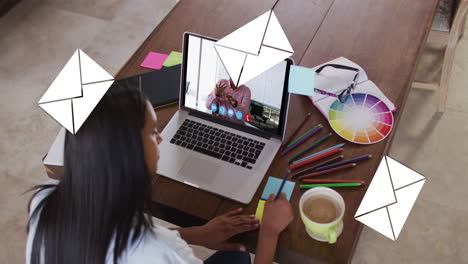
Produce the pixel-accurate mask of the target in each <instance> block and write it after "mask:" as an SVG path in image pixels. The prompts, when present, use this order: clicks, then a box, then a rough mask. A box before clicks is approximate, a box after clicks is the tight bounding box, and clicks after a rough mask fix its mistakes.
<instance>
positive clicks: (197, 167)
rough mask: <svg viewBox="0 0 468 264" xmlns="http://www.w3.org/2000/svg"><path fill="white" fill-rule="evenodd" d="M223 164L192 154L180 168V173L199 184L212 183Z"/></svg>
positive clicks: (184, 177)
mask: <svg viewBox="0 0 468 264" xmlns="http://www.w3.org/2000/svg"><path fill="white" fill-rule="evenodd" d="M220 168H221V166H220V165H219V164H218V163H217V162H214V161H211V160H207V159H201V158H198V157H196V156H191V157H190V158H189V159H188V160H187V162H185V163H184V165H183V166H182V168H180V170H179V175H180V176H181V177H182V178H183V179H187V181H189V182H191V183H194V184H197V185H207V184H210V183H211V182H212V181H213V179H214V178H215V177H216V175H217V174H218V171H219V169H220Z"/></svg>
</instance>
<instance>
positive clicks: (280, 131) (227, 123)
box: [179, 32, 293, 139]
mask: <svg viewBox="0 0 468 264" xmlns="http://www.w3.org/2000/svg"><path fill="white" fill-rule="evenodd" d="M189 36H194V37H199V38H202V39H206V40H211V41H217V39H214V38H210V37H206V36H202V35H199V34H195V33H191V32H185V33H184V37H183V56H182V69H181V76H180V95H179V98H180V100H179V107H180V109H182V110H185V111H188V112H189V113H191V114H193V115H195V116H197V117H200V118H203V119H207V120H210V121H213V122H215V123H219V124H222V125H225V126H228V127H232V128H235V129H238V130H241V131H244V132H247V133H251V134H254V135H257V136H262V137H265V138H270V137H275V138H280V139H282V138H283V137H284V133H285V127H286V117H287V112H288V104H289V93H288V80H289V70H290V68H291V65H293V60H292V59H290V58H287V59H285V61H286V62H287V63H286V73H285V76H284V86H283V97H282V100H281V107H280V120H279V125H278V134H276V133H271V132H269V131H264V130H261V129H259V128H253V127H249V126H246V125H243V124H238V123H236V122H233V121H230V120H226V119H222V118H217V117H214V116H213V115H211V114H209V113H206V112H203V111H200V110H196V109H193V108H190V107H186V106H185V84H186V82H187V59H188V58H187V53H188V52H187V51H188V42H189Z"/></svg>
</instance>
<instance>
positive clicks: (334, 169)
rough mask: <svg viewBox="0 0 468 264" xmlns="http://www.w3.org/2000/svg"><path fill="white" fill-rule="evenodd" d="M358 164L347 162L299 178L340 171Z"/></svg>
mask: <svg viewBox="0 0 468 264" xmlns="http://www.w3.org/2000/svg"><path fill="white" fill-rule="evenodd" d="M356 165H357V164H356V163H350V164H346V165H343V166H339V167H335V168H333V169H329V170H323V171H318V172H314V173H311V174H307V175H304V176H301V177H299V178H298V179H299V180H303V179H307V178H311V177H315V176H319V175H322V174H326V173H330V172H335V171H339V170H344V169H349V168H354V167H356Z"/></svg>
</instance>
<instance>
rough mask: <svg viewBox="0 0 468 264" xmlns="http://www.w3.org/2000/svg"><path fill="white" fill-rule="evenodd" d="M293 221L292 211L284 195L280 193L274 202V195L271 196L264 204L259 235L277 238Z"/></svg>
mask: <svg viewBox="0 0 468 264" xmlns="http://www.w3.org/2000/svg"><path fill="white" fill-rule="evenodd" d="M293 219H294V214H293V209H292V206H291V204H290V203H289V201H288V200H287V199H286V194H285V193H281V194H280V197H278V199H276V200H275V195H274V194H271V195H270V197H269V198H268V201H267V202H266V203H265V209H264V211H263V218H262V227H261V233H265V234H267V235H272V236H279V234H280V233H281V232H282V231H283V230H284V229H285V228H286V227H287V226H288V225H289V223H291V221H292V220H293Z"/></svg>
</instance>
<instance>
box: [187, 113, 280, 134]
mask: <svg viewBox="0 0 468 264" xmlns="http://www.w3.org/2000/svg"><path fill="white" fill-rule="evenodd" d="M188 112H189V115H191V116H195V117H198V118H201V119H204V120H208V121H210V122H214V123H216V124H220V125H223V126H227V127H231V128H234V129H237V130H240V131H242V132H246V133H249V134H252V135H255V136H259V137H262V138H265V139H270V138H271V135H268V134H265V132H263V131H261V130H258V129H255V128H252V127H247V126H243V125H238V124H235V123H233V122H230V121H228V120H223V119H220V118H213V117H212V116H211V115H210V114H206V113H203V112H199V111H190V110H189V111H188Z"/></svg>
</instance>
